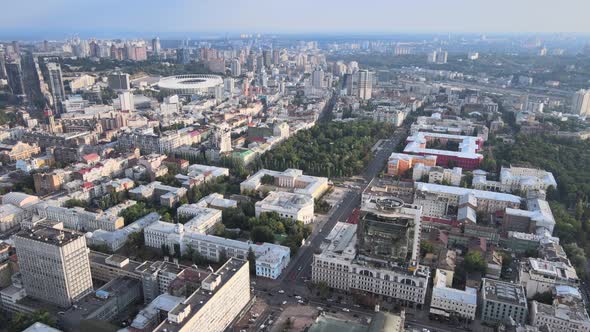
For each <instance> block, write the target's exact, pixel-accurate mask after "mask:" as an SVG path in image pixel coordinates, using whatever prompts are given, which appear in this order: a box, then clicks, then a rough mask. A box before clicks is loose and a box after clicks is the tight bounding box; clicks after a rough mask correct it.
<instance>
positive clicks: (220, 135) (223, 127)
mask: <svg viewBox="0 0 590 332" xmlns="http://www.w3.org/2000/svg"><path fill="white" fill-rule="evenodd" d="M212 138H213V142H212V145H213V147H215V148H216V149H218V150H219V153H225V152H230V151H231V150H232V149H231V128H230V127H229V125H228V124H227V123H225V122H224V123H221V124H219V125H217V126H215V128H214V131H213V135H212Z"/></svg>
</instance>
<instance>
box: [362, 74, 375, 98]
mask: <svg viewBox="0 0 590 332" xmlns="http://www.w3.org/2000/svg"><path fill="white" fill-rule="evenodd" d="M372 91H373V73H372V72H370V71H368V70H359V71H358V97H359V98H360V99H363V100H368V99H371V94H372Z"/></svg>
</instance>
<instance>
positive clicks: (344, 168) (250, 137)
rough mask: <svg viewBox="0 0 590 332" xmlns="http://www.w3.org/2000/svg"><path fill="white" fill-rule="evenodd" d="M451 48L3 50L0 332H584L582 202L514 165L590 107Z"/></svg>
mask: <svg viewBox="0 0 590 332" xmlns="http://www.w3.org/2000/svg"><path fill="white" fill-rule="evenodd" d="M437 38H438V37H437ZM437 38H435V39H433V40H432V41H422V40H421V41H420V42H392V41H388V40H374V39H371V40H366V41H356V40H342V39H336V40H324V39H323V40H321V41H319V42H318V41H313V40H307V41H302V40H301V41H300V40H297V41H294V40H281V39H275V38H274V37H266V36H260V35H242V36H239V37H236V38H226V39H216V40H196V41H195V40H181V41H172V40H166V41H165V40H162V41H160V39H159V38H157V37H156V38H154V39H152V40H97V39H91V40H84V39H80V38H73V39H70V40H67V41H41V42H18V41H13V42H5V43H0V87H1V88H2V98H3V99H2V108H1V109H0V111H1V112H2V113H1V114H0V115H1V116H2V117H1V119H2V127H0V141H1V144H0V159H1V165H0V169H1V171H0V174H1V177H0V190H1V194H2V195H1V198H0V201H1V205H0V238H1V239H2V242H1V244H0V260H1V263H0V288H1V289H0V309H1V310H2V312H3V313H2V316H3V318H2V324H3V326H4V327H6V328H7V329H9V330H10V329H12V330H19V329H20V330H25V331H129V332H133V331H166V332H172V331H207V332H214V331H240V332H244V331H310V332H317V331H336V330H343V331H423V332H427V331H496V330H497V331H519V332H525V331H526V332H533V331H590V317H589V316H588V312H587V303H588V300H589V299H588V295H589V294H590V292H589V288H588V287H587V284H586V283H585V281H584V280H585V278H586V276H587V270H588V268H587V262H586V259H585V253H584V250H585V247H584V245H583V243H581V242H579V241H578V242H576V241H577V239H579V235H580V236H581V235H583V234H585V233H579V232H582V231H585V229H586V227H587V226H585V224H587V222H588V221H587V213H586V208H587V206H585V205H587V200H585V199H587V198H588V196H584V195H585V194H584V190H587V188H581V189H579V191H578V192H573V191H568V189H567V188H569V187H564V186H565V185H566V182H563V183H561V182H562V181H561V180H562V179H564V180H563V181H567V185H568V186H573V185H575V184H576V181H583V180H580V178H577V177H570V176H569V175H568V178H566V177H565V176H564V174H565V171H563V168H562V164H568V165H569V164H571V163H572V162H573V161H571V159H568V157H565V156H564V157H561V159H559V161H557V162H555V163H553V164H547V165H549V166H547V169H544V168H543V167H542V165H538V164H534V163H532V162H528V163H527V162H522V161H520V160H519V159H515V158H512V159H508V157H506V156H509V155H510V154H509V153H507V152H506V151H510V150H509V149H511V147H514V149H516V148H517V146H518V148H519V149H520V150H518V151H521V152H516V154H518V153H525V152H526V151H527V150H534V149H536V148H537V147H535V146H534V145H533V144H542V142H541V141H537V142H538V143H532V144H531V145H528V146H526V145H525V146H523V145H518V144H519V142H521V141H522V140H526V139H530V140H532V142H535V141H534V140H533V138H534V137H535V136H536V137H546V138H545V139H546V140H554V141H555V142H558V143H559V142H561V141H559V140H562V141H563V140H567V142H571V143H569V144H583V142H584V140H586V139H587V138H588V137H590V135H589V134H588V133H589V132H590V131H588V130H587V124H586V116H588V115H589V114H590V90H583V89H579V88H578V86H577V85H576V84H577V83H576V82H573V81H567V82H563V84H564V87H561V86H560V82H559V81H556V80H546V81H541V82H538V81H537V79H538V76H540V75H537V74H538V73H539V72H541V71H543V70H544V69H543V68H542V67H540V68H530V67H523V68H525V69H526V68H528V69H526V70H525V69H523V68H520V67H518V68H517V69H514V72H513V73H512V72H510V70H511V69H510V68H511V67H513V66H516V65H517V64H516V65H515V64H513V63H508V62H509V61H508V60H506V61H505V60H502V59H501V58H495V55H494V54H490V55H488V54H487V53H485V52H486V51H485V50H486V49H487V47H488V46H489V44H490V43H492V44H493V43H498V47H503V45H504V44H502V43H503V41H502V40H497V41H495V40H488V39H486V38H485V36H481V37H480V36H478V37H473V36H472V37H470V38H472V39H469V40H468V41H465V39H463V40H461V41H459V40H457V41H453V40H451V41H449V42H446V43H441V42H439V41H438V39H437ZM510 45H512V46H511V47H512V48H511V50H513V49H514V48H515V47H516V48H517V50H516V51H514V50H513V52H521V54H524V55H525V56H526V57H528V58H531V57H532V58H537V57H550V56H551V57H555V58H556V59H559V58H560V57H565V56H566V55H567V54H578V53H575V52H582V53H580V54H585V55H580V56H586V57H587V56H588V53H589V50H590V48H589V47H586V48H585V49H584V48H582V49H581V50H580V49H576V50H571V49H569V48H568V49H563V48H561V47H553V48H551V47H552V46H546V45H551V40H549V41H546V42H543V41H540V40H538V39H534V40H530V39H523V40H519V39H517V40H515V41H511V44H510ZM515 45H518V46H515ZM467 46H468V47H469V48H470V49H469V50H466V49H465V48H466V47H467ZM547 47H549V49H548V48H547ZM479 49H482V51H481V52H482V53H481V54H480V53H479V52H478V51H477V50H479ZM584 52H585V53H584ZM564 54H566V55H564ZM372 56H374V57H382V58H383V57H385V58H391V59H394V61H397V60H395V59H405V60H403V61H406V63H407V64H408V65H400V66H391V67H387V66H378V65H377V64H376V63H375V62H371V61H366V60H367V57H372ZM355 57H358V58H359V59H361V60H360V61H358V62H357V61H356V60H354V58H355ZM515 57H516V56H515ZM459 60H460V61H459ZM515 61H516V60H515ZM555 61H558V60H555ZM449 62H452V63H453V66H452V67H450V66H448V64H449ZM482 62H483V63H488V64H489V63H494V66H495V67H497V68H500V67H502V68H505V69H503V70H505V71H506V73H503V72H502V73H495V74H493V75H492V74H486V70H488V69H489V68H488V67H487V66H486V65H483V64H481V63H482ZM480 65H481V66H482V67H481V68H480V69H477V68H479V67H478V66H480ZM539 66H541V65H539ZM568 66H573V67H571V68H569V67H568V68H569V69H566V70H568V71H570V72H572V73H573V72H575V71H576V68H575V66H576V65H575V64H570V65H568ZM473 68H476V70H475V72H474V69H473ZM463 70H465V72H463ZM548 70H549V69H548ZM514 73H518V75H517V76H516V74H514ZM572 75H573V74H572ZM546 76H549V75H546ZM560 77H562V76H560ZM586 83H587V80H586ZM552 142H553V141H552ZM575 142H577V143H575ZM580 142H582V143H580ZM555 144H557V143H555ZM564 151H565V152H567V148H566V147H562V148H561V149H558V148H556V149H553V150H551V153H549V154H547V155H545V156H537V157H547V158H548V157H549V155H554V154H557V155H560V154H562V153H565V152H564ZM580 151H581V150H580ZM580 153H581V152H580ZM502 155H503V156H504V157H502V158H501V156H502ZM570 155H571V154H570ZM580 158H581V160H585V159H583V158H584V157H582V156H581V155H580ZM574 159H576V158H574ZM531 160H533V159H531ZM556 170H562V171H561V172H560V173H557V172H556ZM574 171H575V170H574ZM582 171H583V170H579V172H582ZM568 174H570V173H568ZM574 174H575V173H574ZM564 188H565V189H564ZM556 208H557V209H559V214H558V213H557V212H558V211H557V210H555V209H556ZM554 212H555V213H554ZM574 215H575V218H576V219H575V220H574V219H572V218H574ZM558 217H559V218H560V219H559V220H557V219H558ZM565 218H570V219H567V220H573V221H572V222H570V223H569V224H568V223H566V222H562V221H560V220H562V219H565ZM580 218H586V219H585V220H584V221H582V223H584V225H582V226H579V225H580V222H578V224H577V225H578V226H577V227H581V228H575V227H574V225H576V223H575V222H577V221H578V220H581V219H580ZM566 226H567V227H566ZM568 227H569V228H568ZM586 240H587V239H586ZM578 245H579V246H578Z"/></svg>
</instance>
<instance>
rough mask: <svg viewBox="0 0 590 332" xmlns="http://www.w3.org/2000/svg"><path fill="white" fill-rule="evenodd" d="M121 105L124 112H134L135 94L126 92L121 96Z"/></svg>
mask: <svg viewBox="0 0 590 332" xmlns="http://www.w3.org/2000/svg"><path fill="white" fill-rule="evenodd" d="M119 104H121V110H122V111H134V110H135V104H134V101H133V94H132V93H131V92H129V91H124V92H123V93H121V94H119Z"/></svg>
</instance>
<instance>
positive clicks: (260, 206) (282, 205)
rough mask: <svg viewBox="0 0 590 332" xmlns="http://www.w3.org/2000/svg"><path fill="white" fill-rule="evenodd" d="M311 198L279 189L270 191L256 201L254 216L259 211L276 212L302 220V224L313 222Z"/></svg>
mask: <svg viewBox="0 0 590 332" xmlns="http://www.w3.org/2000/svg"><path fill="white" fill-rule="evenodd" d="M313 211H314V202H313V198H311V197H309V196H306V195H301V194H292V193H288V192H281V191H271V192H270V193H269V194H268V196H266V197H265V198H264V199H263V200H261V201H258V202H256V204H255V212H256V217H260V214H261V213H265V212H276V213H278V214H279V216H280V217H282V218H289V219H293V220H299V221H302V222H303V223H304V224H309V223H311V222H313V219H314V218H313V217H314V215H313Z"/></svg>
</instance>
